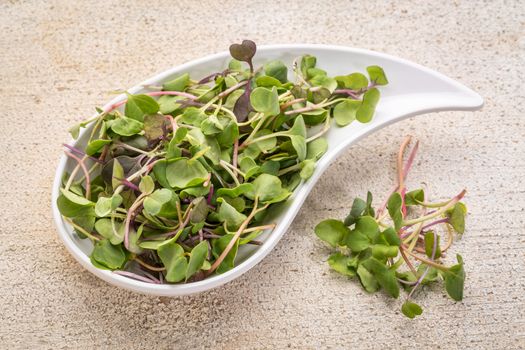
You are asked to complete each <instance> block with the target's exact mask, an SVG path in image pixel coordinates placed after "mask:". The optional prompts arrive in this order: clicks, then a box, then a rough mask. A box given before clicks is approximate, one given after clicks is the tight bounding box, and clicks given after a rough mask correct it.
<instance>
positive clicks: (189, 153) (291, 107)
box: [57, 40, 461, 293]
mask: <svg viewBox="0 0 525 350" xmlns="http://www.w3.org/2000/svg"><path fill="white" fill-rule="evenodd" d="M256 51H257V46H256V44H255V43H254V42H253V41H250V40H244V41H243V42H242V43H240V44H233V45H231V46H230V53H231V56H232V59H231V61H230V62H229V64H228V66H227V67H224V70H222V71H219V72H209V74H207V75H206V76H205V77H202V78H201V77H199V78H200V80H194V79H192V77H190V75H189V74H188V73H186V72H184V73H182V74H179V75H176V76H172V77H170V78H169V79H166V81H165V82H163V83H162V84H161V86H157V87H154V86H145V87H144V88H145V89H144V92H143V93H141V94H136V95H131V94H128V93H127V94H126V98H125V99H124V100H122V101H120V102H117V103H115V104H113V105H111V106H109V107H107V108H105V109H104V110H102V109H97V112H98V115H97V116H95V117H93V118H89V119H86V120H85V121H81V122H80V123H78V124H76V125H75V126H74V127H72V128H71V129H70V132H71V134H72V136H73V137H74V138H77V137H78V136H79V132H80V129H82V128H85V127H87V126H91V130H90V133H89V135H88V136H89V137H88V140H87V142H86V143H85V147H80V148H79V147H73V146H70V145H65V147H66V150H65V152H66V154H67V155H68V157H69V158H71V160H72V161H73V162H74V163H75V164H74V168H73V171H72V172H71V173H70V174H66V176H65V178H64V182H63V186H62V188H61V192H60V195H59V197H58V200H57V206H58V208H59V210H60V212H61V213H62V215H63V216H64V218H65V220H67V221H68V222H69V223H70V224H71V226H72V227H73V229H74V231H75V233H76V234H77V235H78V237H80V238H82V239H90V240H91V241H93V243H94V249H93V252H92V253H91V261H92V263H93V265H94V266H97V267H99V268H102V269H109V270H113V271H114V272H115V273H117V274H119V275H122V276H125V277H128V278H134V279H137V280H140V281H143V282H149V283H155V284H158V283H183V282H192V281H197V280H200V279H203V278H206V277H207V276H210V275H213V274H220V273H224V272H226V271H228V270H230V269H232V268H233V267H234V266H235V259H236V255H237V251H238V250H239V249H241V247H242V246H243V245H246V244H251V245H260V244H262V242H261V241H258V240H256V239H257V237H259V236H261V235H262V234H263V232H264V231H270V230H271V229H273V227H274V226H275V224H274V223H266V222H265V221H264V216H265V213H266V211H267V209H268V208H269V207H272V206H273V205H274V204H275V203H279V202H283V201H286V200H287V198H288V197H290V196H291V195H292V192H293V191H294V189H295V188H296V187H297V186H298V185H299V184H300V183H301V181H307V180H308V178H310V177H311V176H312V175H313V173H314V172H315V165H316V162H317V161H318V160H319V159H320V158H321V157H322V156H323V155H324V154H325V152H326V151H327V149H328V147H329V145H328V142H327V140H326V139H325V138H324V137H323V134H324V133H325V132H326V131H327V130H328V129H329V128H330V127H332V124H335V123H332V120H334V119H335V122H336V124H337V125H339V126H344V125H348V124H350V123H357V122H368V121H369V120H370V119H371V118H372V115H373V114H374V110H375V106H376V105H377V102H378V98H379V91H378V90H377V88H376V86H379V85H384V84H386V82H387V80H386V77H385V75H384V72H383V71H382V70H381V69H380V68H379V67H376V66H370V67H368V68H367V72H368V77H367V76H366V75H365V74H366V73H367V72H364V73H365V74H363V73H351V74H349V75H347V76H343V77H335V78H334V77H331V76H329V75H328V73H327V72H326V71H325V70H323V69H322V68H321V67H318V66H317V59H316V58H315V57H313V56H311V55H304V56H302V57H299V58H297V60H296V61H295V63H294V64H293V66H292V67H288V66H287V65H286V64H285V63H283V62H282V61H279V60H271V61H267V62H264V63H263V65H262V66H261V67H254V63H253V58H254V56H255V54H256ZM289 72H290V73H292V72H293V74H294V75H295V79H294V80H293V81H289V80H288V79H289V75H291V74H289ZM150 90H151V91H150ZM316 125H317V126H318V128H316V129H315V130H311V127H312V126H316ZM418 199H421V200H423V199H424V198H419V197H418ZM370 201H371V200H369V201H366V202H364V203H363V204H362V205H361V203H358V204H359V208H357V209H359V210H357V209H356V210H357V211H355V212H353V214H352V215H353V216H352V217H351V218H350V219H349V220H351V221H352V220H353V221H355V222H357V228H356V229H352V230H350V229H348V228H346V226H344V225H343V224H342V223H338V222H334V223H332V224H333V225H335V226H336V227H337V229H338V230H342V232H343V233H344V235H341V236H335V237H331V238H330V237H328V236H326V237H325V238H326V239H327V240H329V241H330V242H331V243H332V244H333V245H336V244H338V242H339V241H341V240H342V239H344V240H345V241H348V242H349V244H351V245H352V246H356V247H359V249H362V250H366V249H368V248H369V247H372V248H373V256H374V257H375V258H377V259H380V258H381V256H383V255H385V256H392V255H393V251H392V249H391V248H390V247H389V246H388V245H387V244H384V245H380V244H379V243H378V242H376V241H375V240H377V239H378V238H377V236H378V234H379V229H378V227H377V225H376V224H375V222H373V221H370V220H368V219H363V218H362V215H364V213H367V214H370V213H372V212H373V211H372V209H371V203H370ZM451 209H452V210H451V211H448V212H447V213H446V215H448V217H449V218H450V222H451V223H454V225H456V226H458V227H459V226H461V221H460V217H459V216H458V213H459V212H458V211H457V210H454V209H453V208H451ZM327 225H328V226H330V223H327ZM345 229H346V230H345ZM350 231H352V232H351V234H350ZM267 233H268V232H267ZM343 236H344V237H343ZM389 242H391V240H390V241H389ZM330 261H331V266H333V267H334V269H336V270H338V271H340V272H342V273H346V274H348V275H358V276H361V278H362V279H363V280H365V279H367V281H368V282H363V283H367V285H368V287H367V288H369V289H370V290H372V289H376V288H379V286H380V285H381V286H383V288H385V289H386V288H388V290H391V292H392V293H394V292H395V291H394V290H393V289H392V287H391V281H390V279H391V278H390V277H391V276H390V274H389V272H388V271H384V269H383V268H382V267H381V266H379V265H377V264H378V263H375V262H371V263H369V264H371V265H370V266H369V268H370V269H372V270H373V271H376V274H381V276H383V277H382V279H381V281H379V282H378V281H376V280H375V279H374V278H373V275H371V274H370V273H369V272H368V270H366V269H364V267H363V266H362V265H359V266H358V265H357V262H358V259H357V258H353V257H345V256H342V255H334V256H333V257H332V258H331V260H330ZM378 261H380V260H378ZM458 273H459V272H458ZM458 273H456V274H455V275H450V276H449V277H448V279H449V280H450V281H454V280H455V279H457V276H458ZM451 283H452V282H451Z"/></svg>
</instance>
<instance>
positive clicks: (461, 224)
mask: <svg viewBox="0 0 525 350" xmlns="http://www.w3.org/2000/svg"><path fill="white" fill-rule="evenodd" d="M465 213H466V207H465V206H464V204H463V203H456V205H454V207H453V208H452V210H451V211H450V212H447V216H448V218H449V221H450V224H451V225H452V227H453V228H454V230H455V231H456V232H457V233H459V234H462V233H464V232H465Z"/></svg>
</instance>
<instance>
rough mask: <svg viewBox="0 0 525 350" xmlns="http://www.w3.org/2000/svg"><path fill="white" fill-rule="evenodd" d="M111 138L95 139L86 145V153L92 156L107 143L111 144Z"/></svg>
mask: <svg viewBox="0 0 525 350" xmlns="http://www.w3.org/2000/svg"><path fill="white" fill-rule="evenodd" d="M110 143H111V140H93V141H90V142H89V143H88V145H87V146H86V154H87V155H88V156H92V155H94V154H96V153H98V152H100V150H101V149H102V148H103V147H104V146H105V145H107V144H110Z"/></svg>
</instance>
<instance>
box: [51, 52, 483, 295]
mask: <svg viewBox="0 0 525 350" xmlns="http://www.w3.org/2000/svg"><path fill="white" fill-rule="evenodd" d="M303 54H311V55H314V56H316V57H317V59H318V60H317V64H318V66H319V67H321V68H323V69H325V70H326V71H328V73H329V74H330V75H341V74H348V73H351V72H354V71H361V72H366V70H365V68H366V66H369V65H374V64H376V65H380V66H381V67H383V68H384V70H385V72H386V75H387V77H388V79H389V82H390V83H389V85H387V86H385V87H381V89H380V91H381V95H382V97H381V100H380V102H379V105H378V107H377V111H376V115H375V116H374V119H373V120H372V122H370V123H368V124H360V123H357V122H354V123H352V124H350V125H348V126H347V127H344V128H337V127H334V128H331V129H330V131H329V132H328V133H327V135H326V136H327V138H328V143H329V149H328V152H327V153H326V154H325V155H324V156H323V157H322V158H321V159H320V160H319V162H318V163H317V166H316V170H315V172H314V174H313V176H312V177H311V178H310V179H309V180H308V182H306V183H303V184H301V185H300V186H299V187H298V188H297V189H296V191H295V192H294V194H293V195H292V196H291V197H290V199H289V200H288V201H287V202H286V203H284V205H281V206H280V207H279V210H274V215H273V217H272V218H271V219H270V220H271V221H272V222H276V223H277V226H276V227H275V229H274V230H273V231H272V232H265V233H264V234H263V235H262V237H261V238H260V239H261V240H262V241H263V242H264V244H263V245H261V246H242V247H241V249H239V253H238V256H237V260H236V266H235V268H233V269H232V270H230V271H228V272H226V273H223V274H221V275H215V276H212V277H210V278H207V279H205V280H202V281H198V282H193V283H187V284H150V283H145V282H141V281H137V280H134V279H131V278H128V277H124V276H121V275H117V274H114V273H112V272H110V271H106V270H100V269H98V268H96V267H94V266H93V265H92V264H91V262H90V260H89V254H90V253H91V250H92V248H93V246H92V244H91V242H90V241H89V240H87V239H85V240H82V239H79V238H78V237H77V236H76V235H75V234H73V230H72V228H71V227H70V226H69V224H67V223H66V222H65V221H64V220H63V218H62V217H61V215H60V212H59V211H58V208H57V206H56V199H57V197H58V195H59V188H60V184H61V178H62V175H63V173H64V171H66V170H68V171H70V170H71V168H72V167H73V163H72V162H71V161H69V160H68V159H67V158H66V157H65V156H63V157H62V159H61V160H60V164H59V165H58V168H57V171H56V176H55V181H54V184H53V193H52V207H53V215H54V218H55V222H56V225H57V228H58V233H59V236H60V238H61V239H62V241H63V242H64V244H65V246H66V248H67V249H68V250H69V252H70V253H71V254H72V255H73V257H75V259H77V260H78V262H79V263H80V264H81V265H82V266H83V267H84V268H86V269H87V270H88V271H90V272H91V273H93V274H95V275H96V276H98V277H100V278H101V279H103V280H104V281H106V282H109V283H111V284H113V285H116V286H118V287H122V288H126V289H129V290H133V291H137V292H142V293H146V294H152V295H160V296H178V295H185V294H192V293H198V292H202V291H205V290H208V289H211V288H215V287H218V286H220V285H222V284H224V283H226V282H229V281H231V280H233V279H234V278H236V277H239V276H240V275H242V274H243V273H245V272H246V271H248V270H249V269H251V268H252V267H253V266H255V265H256V264H257V263H258V262H259V261H261V260H262V259H263V258H264V257H265V256H266V255H267V254H268V253H269V252H270V251H271V250H272V249H273V248H274V247H275V245H276V244H277V242H278V241H279V240H280V239H281V237H282V236H283V234H284V233H285V232H286V230H287V229H288V227H289V225H290V224H291V222H292V221H293V219H294V217H295V215H296V214H297V212H298V211H299V209H300V207H301V205H302V204H303V202H304V200H305V199H306V197H307V195H308V193H309V192H310V190H311V189H312V188H313V186H314V185H315V183H316V181H317V180H318V179H319V177H320V176H321V174H322V173H323V172H324V170H326V169H327V167H328V165H329V164H330V163H331V162H332V161H333V160H334V159H335V158H336V157H337V156H338V155H339V154H341V152H343V151H344V150H345V149H346V148H348V147H349V146H350V145H351V144H352V143H353V142H356V141H358V140H359V139H361V138H362V137H364V136H366V135H368V134H370V133H371V132H373V131H375V130H378V129H380V128H382V127H384V126H386V125H388V124H391V123H393V122H396V121H399V120H402V119H404V118H406V117H409V116H413V115H416V114H421V113H427V112H432V111H440V110H474V109H478V108H480V107H481V106H482V104H483V100H482V99H481V97H480V96H479V95H477V94H476V93H475V92H473V91H472V90H470V89H468V88H466V87H465V86H463V85H461V84H460V83H458V82H456V81H454V80H452V79H450V78H447V77H445V76H443V75H442V74H439V73H437V72H434V71H432V70H430V69H428V68H425V67H422V66H420V65H417V64H415V63H412V62H409V61H406V60H402V59H399V58H396V57H392V56H389V55H385V54H381V53H377V52H372V51H368V50H362V49H353V48H346V47H340V46H327V45H300V44H299V45H272V46H262V47H259V48H258V49H257V54H256V56H255V60H254V63H255V65H256V66H257V65H259V64H261V63H263V62H265V61H267V60H269V59H280V60H282V61H283V62H284V63H285V64H287V65H288V67H290V66H291V63H292V61H293V60H294V59H295V58H296V57H298V56H301V55H303ZM229 60H230V55H229V53H228V52H222V53H219V54H215V55H210V56H207V57H204V58H200V59H197V60H194V61H191V62H189V63H186V64H183V65H180V66H178V67H175V68H173V69H170V70H168V71H166V72H164V73H161V74H158V75H156V76H154V77H153V78H150V79H148V80H146V81H144V82H143V83H141V84H140V85H138V86H135V87H133V88H131V89H129V90H128V91H129V92H130V93H132V94H135V93H140V92H142V91H144V89H143V88H142V86H144V85H148V84H154V85H158V84H159V83H162V82H164V81H167V80H170V79H172V78H173V77H174V76H176V75H178V74H181V73H185V72H188V73H190V74H191V76H192V77H193V78H194V79H199V78H201V77H204V76H206V75H209V74H210V73H213V72H217V71H221V70H223V69H224V68H225V67H226V66H227V64H228V61H229ZM289 71H290V69H289ZM289 78H290V79H292V78H293V77H292V75H291V74H290V76H289ZM124 98H125V96H124V95H120V96H118V97H116V98H115V99H113V100H112V101H110V102H109V103H108V104H107V105H106V106H105V107H108V106H109V105H112V104H114V103H116V102H119V101H121V100H123V99H124ZM89 130H90V129H89V128H88V129H86V130H83V132H82V133H81V136H80V137H79V139H78V140H77V141H75V142H72V143H71V144H73V145H79V146H84V145H85V141H86V138H87V133H88V131H89ZM312 232H313V229H312Z"/></svg>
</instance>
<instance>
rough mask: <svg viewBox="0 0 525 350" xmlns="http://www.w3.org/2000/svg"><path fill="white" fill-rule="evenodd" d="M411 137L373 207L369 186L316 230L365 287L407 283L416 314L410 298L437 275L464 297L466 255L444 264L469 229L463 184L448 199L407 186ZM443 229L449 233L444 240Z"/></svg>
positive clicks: (394, 288) (337, 262) (339, 266)
mask: <svg viewBox="0 0 525 350" xmlns="http://www.w3.org/2000/svg"><path fill="white" fill-rule="evenodd" d="M372 72H373V74H372ZM381 72H382V70H379V69H378V67H374V68H372V69H370V70H369V73H370V76H371V79H372V80H374V81H376V84H377V85H381V83H383V82H385V81H386V78H384V77H382V75H381ZM372 76H373V78H372ZM409 141H410V139H409V138H407V139H406V140H405V141H404V142H403V144H402V146H401V148H400V151H399V155H398V167H399V169H398V174H399V179H398V183H397V185H396V186H395V187H394V189H393V190H392V193H390V194H389V195H388V197H387V199H386V200H385V201H384V202H383V204H382V205H381V206H380V207H379V208H378V209H377V210H374V209H372V195H371V193H370V192H368V194H367V199H366V201H365V200H363V199H361V198H355V199H354V201H353V204H352V207H351V209H350V213H349V214H348V216H347V217H346V218H345V220H344V221H340V220H336V219H327V220H324V221H322V222H320V223H319V224H318V225H317V226H316V227H315V234H316V235H317V237H319V238H320V239H321V240H323V241H324V242H326V243H328V244H329V245H330V246H331V247H333V248H335V252H334V253H332V254H331V255H330V257H329V258H328V264H329V266H330V267H331V268H332V269H333V270H334V271H336V272H338V273H340V274H342V275H345V276H349V277H356V276H357V277H356V278H358V279H359V281H360V282H361V285H362V286H363V288H364V289H365V290H366V291H367V292H370V293H373V292H376V291H378V290H380V289H382V290H384V291H385V292H386V293H387V294H388V295H390V296H392V297H394V298H397V297H398V296H399V291H400V288H399V287H400V286H402V287H403V288H404V289H407V290H408V294H407V296H406V299H405V302H404V303H403V305H402V307H401V312H402V313H403V314H404V315H405V316H407V317H409V318H414V317H416V316H418V315H421V314H422V312H423V309H422V308H421V306H419V305H417V304H416V303H414V302H413V301H412V296H413V295H414V293H415V291H416V290H417V289H418V287H420V286H421V285H425V284H429V283H434V282H437V281H438V279H439V278H441V280H444V285H445V290H446V292H447V294H448V295H449V296H450V297H451V298H452V299H454V300H456V301H461V300H462V299H463V289H464V283H465V270H464V266H463V259H462V257H461V256H460V255H457V264H456V265H453V266H446V265H444V263H443V260H444V259H445V258H446V254H447V250H448V249H449V248H450V247H451V245H452V243H453V240H454V237H453V234H454V233H456V234H462V233H463V232H464V230H465V215H466V213H467V211H466V206H465V205H464V204H463V203H462V202H460V200H461V199H462V198H463V196H464V195H465V191H464V190H463V191H461V192H460V193H459V194H458V195H456V196H454V197H453V198H452V199H450V200H447V201H444V202H427V201H426V200H425V193H424V191H423V190H422V189H416V190H413V191H409V192H407V191H406V188H405V185H404V183H405V179H406V176H407V173H408V170H409V169H410V166H411V164H412V161H413V159H414V156H415V152H416V150H417V146H418V144H417V143H416V145H415V146H414V148H413V150H412V152H411V153H410V156H409V157H408V160H407V161H406V163H405V164H403V154H404V151H405V148H406V147H407V145H408V143H409ZM385 207H386V208H387V209H388V210H387V213H384V210H385ZM442 235H445V236H446V238H444V240H445V241H446V244H444V246H442V245H441V238H442V237H441V236H442Z"/></svg>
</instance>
